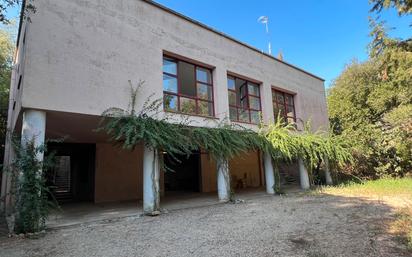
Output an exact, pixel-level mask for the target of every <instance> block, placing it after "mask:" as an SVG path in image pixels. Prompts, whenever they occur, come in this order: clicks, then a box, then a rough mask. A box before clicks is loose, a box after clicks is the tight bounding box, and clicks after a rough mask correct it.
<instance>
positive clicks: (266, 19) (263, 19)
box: [258, 16, 272, 55]
mask: <svg viewBox="0 0 412 257" xmlns="http://www.w3.org/2000/svg"><path fill="white" fill-rule="evenodd" d="M258 22H260V23H262V24H265V28H266V36H267V38H268V52H269V54H270V55H272V45H271V44H270V33H269V17H267V16H260V17H259V19H258Z"/></svg>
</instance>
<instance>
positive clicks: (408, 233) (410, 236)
mask: <svg viewBox="0 0 412 257" xmlns="http://www.w3.org/2000/svg"><path fill="white" fill-rule="evenodd" d="M391 232H392V233H394V234H395V235H396V236H397V237H398V239H399V240H400V241H401V242H402V243H403V244H405V245H406V247H407V248H408V250H409V251H411V252H412V205H411V206H408V207H405V208H402V209H401V210H400V211H398V212H397V214H396V220H395V221H394V222H393V223H392V225H391Z"/></svg>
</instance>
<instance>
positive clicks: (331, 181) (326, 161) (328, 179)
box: [325, 157, 333, 186]
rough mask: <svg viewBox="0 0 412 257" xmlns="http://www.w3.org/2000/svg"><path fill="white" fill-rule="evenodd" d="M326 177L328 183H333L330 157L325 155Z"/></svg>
mask: <svg viewBox="0 0 412 257" xmlns="http://www.w3.org/2000/svg"><path fill="white" fill-rule="evenodd" d="M325 178H326V185H329V186H330V185H333V180H332V175H331V174H330V167H329V159H328V157H325Z"/></svg>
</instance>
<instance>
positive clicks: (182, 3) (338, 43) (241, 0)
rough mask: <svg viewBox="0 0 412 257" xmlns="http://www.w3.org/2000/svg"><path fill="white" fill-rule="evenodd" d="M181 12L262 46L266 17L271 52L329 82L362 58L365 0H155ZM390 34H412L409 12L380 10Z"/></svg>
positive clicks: (366, 29) (264, 46)
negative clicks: (264, 18) (399, 13)
mask: <svg viewBox="0 0 412 257" xmlns="http://www.w3.org/2000/svg"><path fill="white" fill-rule="evenodd" d="M157 2H158V3H160V4H162V5H165V6H167V7H169V8H171V9H173V10H175V11H178V12H180V13H182V14H184V15H186V16H189V17H191V18H193V19H196V20H198V21H200V22H202V23H205V24H206V25H208V26H210V27H213V28H215V29H217V30H219V31H222V32H224V33H226V34H228V35H230V36H232V37H235V38H237V39H239V40H240V41H243V42H245V43H248V44H250V45H252V46H254V47H256V48H259V49H261V50H265V51H267V37H266V35H265V30H264V26H263V25H262V24H259V23H258V22H257V18H258V17H259V16H262V15H266V16H268V17H269V29H270V32H271V41H272V53H273V54H274V55H277V53H278V52H279V51H280V50H281V51H282V53H283V56H284V60H285V61H287V62H289V63H291V64H294V65H296V66H299V67H301V68H303V69H305V70H307V71H309V72H312V73H314V74H315V75H318V76H320V77H322V78H324V79H326V82H325V85H326V86H329V84H330V82H331V80H332V79H334V78H336V77H337V76H338V75H339V74H340V72H341V71H342V69H343V67H344V65H345V64H347V63H349V62H350V61H351V60H352V59H354V58H356V59H358V60H361V61H362V60H365V59H366V58H367V44H368V43H369V41H370V38H369V36H368V34H369V27H368V16H369V15H371V14H370V13H369V9H370V7H371V6H370V5H369V3H368V0H304V1H303V0H301V1H284V0H283V1H280V0H260V1H250V0H249V1H246V0H207V1H194V0H157ZM381 19H384V20H386V21H387V22H388V27H393V26H396V27H397V29H396V30H394V31H392V32H390V34H391V35H392V36H395V37H401V38H405V37H408V36H409V37H410V36H412V28H411V27H409V24H411V23H412V16H409V17H403V18H399V17H398V16H397V13H396V12H395V11H394V10H391V11H384V12H382V13H381Z"/></svg>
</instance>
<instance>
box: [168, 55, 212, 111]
mask: <svg viewBox="0 0 412 257" xmlns="http://www.w3.org/2000/svg"><path fill="white" fill-rule="evenodd" d="M165 59H166V60H168V61H172V62H174V63H176V74H172V73H168V72H165V71H164V70H163V66H162V74H163V76H164V75H167V76H169V77H173V78H175V79H176V86H177V93H175V92H171V91H166V90H164V89H163V100H164V99H165V96H166V95H171V96H175V97H176V98H177V101H176V102H177V103H176V105H177V111H174V110H167V109H166V108H165V105H164V102H163V111H165V112H170V113H179V114H184V115H190V116H200V117H206V118H215V117H216V116H215V115H216V112H215V95H214V87H213V69H212V68H210V67H206V66H203V65H199V64H196V63H194V62H190V61H187V60H182V59H179V58H176V57H173V56H170V55H167V54H164V55H163V58H162V62H163V60H165ZM179 61H180V62H185V63H188V64H191V65H193V66H194V78H195V96H190V95H186V94H182V93H181V85H180V81H179ZM197 68H201V69H204V70H207V71H209V72H210V83H207V82H203V81H199V80H198V79H197ZM198 84H201V85H206V86H208V87H210V89H211V98H212V100H209V99H204V98H201V97H199V96H198V89H197V88H198ZM181 97H183V98H189V99H191V100H194V101H195V103H196V105H195V108H196V113H186V112H182V111H181V108H180V102H181V101H180V98H181ZM199 102H207V103H208V104H212V115H203V114H200V113H199Z"/></svg>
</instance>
